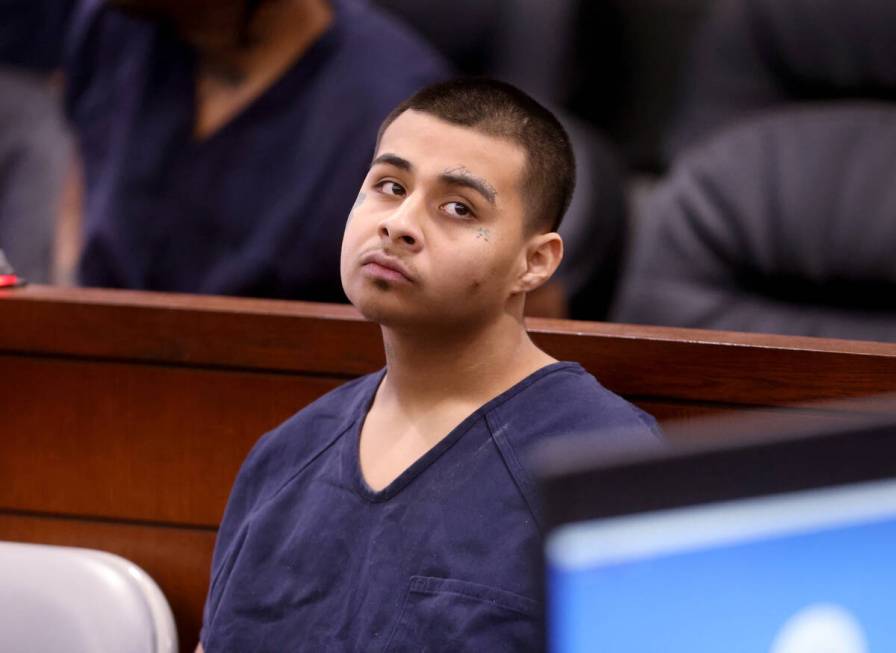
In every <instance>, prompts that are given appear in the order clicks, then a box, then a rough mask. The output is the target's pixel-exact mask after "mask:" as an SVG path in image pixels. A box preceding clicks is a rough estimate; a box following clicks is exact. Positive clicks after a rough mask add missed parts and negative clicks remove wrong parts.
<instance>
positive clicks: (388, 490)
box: [344, 361, 581, 503]
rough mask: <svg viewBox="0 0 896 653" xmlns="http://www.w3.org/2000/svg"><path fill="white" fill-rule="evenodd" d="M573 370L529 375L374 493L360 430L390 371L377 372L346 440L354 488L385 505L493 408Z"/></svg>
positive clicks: (563, 365) (552, 367)
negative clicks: (545, 379)
mask: <svg viewBox="0 0 896 653" xmlns="http://www.w3.org/2000/svg"><path fill="white" fill-rule="evenodd" d="M570 368H572V369H576V368H578V369H581V366H580V365H579V364H578V363H574V362H570V361H558V362H556V363H551V364H549V365H545V366H544V367H541V368H539V369H537V370H536V371H534V372H533V373H532V374H530V375H529V376H527V377H525V378H524V379H522V380H521V381H519V382H517V383H515V384H514V385H512V386H511V387H510V388H508V389H507V390H505V391H504V392H502V393H500V394H499V395H497V396H496V397H493V398H492V399H490V400H489V401H487V402H486V403H484V404H483V405H482V406H480V407H479V408H477V409H476V410H474V411H473V412H472V413H470V414H469V415H468V416H467V417H466V418H464V419H463V421H461V422H460V424H458V425H457V426H455V427H454V428H453V429H452V430H451V431H450V432H449V433H448V434H447V435H446V436H445V437H443V438H442V439H441V440H439V441H438V442H437V443H436V444H435V445H434V446H433V447H432V448H431V449H430V450H429V451H427V452H426V453H424V454H423V455H422V456H420V457H419V458H418V459H417V460H415V461H414V462H413V463H412V464H411V465H410V466H409V467H408V468H407V469H405V470H404V471H403V472H402V473H401V474H399V475H398V476H397V477H396V478H395V479H394V480H393V481H392V482H391V483H389V484H388V485H386V487H384V488H383V489H382V490H374V489H373V488H371V487H370V486H369V485H368V484H367V481H366V480H365V479H364V474H363V472H362V471H361V456H360V453H361V430H362V428H363V426H364V422H365V420H366V419H367V414H368V413H369V412H370V408H371V406H372V405H373V400H374V398H375V397H376V393H377V391H378V390H379V387H380V384H381V383H382V382H383V378H385V376H386V371H387V370H386V368H383V369H382V370H380V371H379V372H378V373H377V374H378V376H379V378H377V379H375V381H374V382H373V383H371V384H370V390H369V393H370V394H369V395H368V396H367V397H366V398H365V400H364V402H363V406H364V410H363V412H361V413H360V414H359V415H358V416H357V417H356V418H355V421H354V423H352V425H351V426H350V428H349V431H348V433H346V435H347V436H348V437H347V440H346V445H347V446H346V449H347V450H348V452H347V455H346V456H344V459H345V462H346V465H347V466H348V474H349V477H350V479H351V483H352V486H353V489H354V490H355V492H357V493H358V494H359V495H360V496H361V497H363V498H364V499H366V500H368V501H370V502H371V503H382V502H385V501H388V500H389V499H391V498H392V497H394V496H395V495H396V494H398V493H399V492H401V491H402V490H403V489H404V488H405V487H407V486H408V485H409V484H410V483H411V482H412V481H413V480H414V479H415V478H417V477H418V476H420V475H421V474H422V473H423V472H424V471H425V470H426V469H427V468H429V467H430V466H431V465H432V464H433V463H435V462H436V460H438V459H439V458H440V457H441V456H442V455H443V454H444V453H445V452H446V451H448V450H449V449H450V448H451V447H453V446H454V445H455V444H457V442H458V441H460V440H461V439H462V438H463V436H464V435H466V433H467V432H469V431H470V429H472V428H473V427H474V426H475V425H476V424H477V423H478V422H479V421H480V420H481V419H482V418H483V417H484V416H485V415H486V414H487V413H488V412H489V411H491V410H492V409H493V408H495V407H496V406H498V405H500V404H503V403H504V402H506V401H507V400H509V399H511V398H512V397H513V396H515V395H516V394H518V393H520V392H522V391H523V390H525V389H526V388H527V387H529V386H530V385H532V384H533V383H535V382H536V381H538V380H539V379H541V378H542V377H544V376H547V375H548V374H551V373H553V372H556V371H558V370H562V369H570Z"/></svg>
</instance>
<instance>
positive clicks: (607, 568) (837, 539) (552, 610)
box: [540, 411, 896, 653]
mask: <svg viewBox="0 0 896 653" xmlns="http://www.w3.org/2000/svg"><path fill="white" fill-rule="evenodd" d="M798 417H799V415H796V418H798ZM763 419H764V418H763ZM800 422H801V420H799V419H797V421H796V422H795V423H789V422H788V423H785V422H777V421H776V422H774V423H766V422H765V421H761V422H757V421H755V420H746V421H744V420H741V421H734V422H731V423H728V422H718V423H716V422H708V423H707V424H708V427H709V428H710V429H715V430H710V432H713V433H716V434H717V436H718V437H717V438H716V440H715V441H713V442H708V443H706V442H704V443H701V444H698V445H696V446H684V447H682V446H677V445H676V446H671V447H667V448H665V449H662V450H654V451H649V452H645V451H641V452H628V453H625V452H622V453H621V454H620V455H615V454H614V453H612V452H610V453H609V454H608V452H606V451H601V450H600V449H599V448H598V447H594V446H592V445H587V444H584V441H583V440H582V439H579V440H578V441H577V442H575V443H572V442H570V443H567V444H563V443H562V442H558V443H557V444H556V446H553V447H552V448H550V449H549V450H547V451H545V452H544V453H545V454H550V455H545V456H544V457H543V459H542V463H543V465H542V468H541V470H540V481H541V489H542V495H543V501H544V508H545V520H546V522H545V523H546V527H545V555H544V561H545V581H546V585H545V588H546V622H547V643H548V645H549V649H550V651H552V652H553V653H579V652H585V651H588V652H591V651H598V652H604V651H607V652H612V653H627V652H631V653H679V652H681V653H718V652H720V651H724V652H725V653H878V652H884V651H896V559H894V557H896V411H887V412H886V413H885V414H876V415H869V416H867V417H866V416H855V417H850V418H849V419H846V418H840V419H838V420H830V424H828V425H826V426H824V428H820V427H819V425H818V424H812V425H807V424H805V423H802V424H801V423H800ZM757 425H758V426H759V428H757ZM686 428H690V429H693V426H687V427H686ZM668 432H669V431H668V430H667V433H668ZM745 433H746V434H747V436H746V437H742V436H743V435H744V434H745ZM756 434H759V435H758V436H757V435H756ZM734 435H736V436H737V437H733V436H734Z"/></svg>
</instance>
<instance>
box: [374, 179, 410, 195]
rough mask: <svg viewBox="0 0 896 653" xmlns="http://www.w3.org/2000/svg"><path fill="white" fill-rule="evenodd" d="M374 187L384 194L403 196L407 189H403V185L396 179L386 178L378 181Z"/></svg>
mask: <svg viewBox="0 0 896 653" xmlns="http://www.w3.org/2000/svg"><path fill="white" fill-rule="evenodd" d="M375 188H376V189H377V190H378V191H380V192H381V193H383V194H384V195H392V196H394V197H404V196H405V195H407V191H406V190H405V189H404V186H402V185H401V184H399V183H398V182H397V181H391V180H388V179H387V180H385V181H381V182H380V183H378V184H377V185H376V186H375Z"/></svg>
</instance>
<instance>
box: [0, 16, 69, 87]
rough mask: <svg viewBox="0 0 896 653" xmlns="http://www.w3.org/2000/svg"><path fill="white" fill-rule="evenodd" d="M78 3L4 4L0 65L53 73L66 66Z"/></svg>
mask: <svg viewBox="0 0 896 653" xmlns="http://www.w3.org/2000/svg"><path fill="white" fill-rule="evenodd" d="M75 4H76V0H0V64H4V65H7V66H20V67H23V68H28V69H31V70H35V71H44V72H48V71H52V70H55V69H56V68H59V66H60V65H61V63H62V53H63V47H64V43H65V36H66V32H67V29H68V22H69V17H70V16H71V13H72V10H73V8H74V6H75Z"/></svg>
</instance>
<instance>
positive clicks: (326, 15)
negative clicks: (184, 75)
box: [184, 0, 333, 85]
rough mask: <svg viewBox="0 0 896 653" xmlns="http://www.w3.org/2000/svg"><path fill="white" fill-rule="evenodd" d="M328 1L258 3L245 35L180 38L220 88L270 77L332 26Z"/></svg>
mask: <svg viewBox="0 0 896 653" xmlns="http://www.w3.org/2000/svg"><path fill="white" fill-rule="evenodd" d="M332 18H333V15H332V9H331V7H330V4H329V2H327V0H274V1H272V2H265V3H262V4H261V5H260V6H259V7H258V9H257V10H256V11H255V13H254V15H253V16H252V17H251V21H250V23H249V25H248V26H247V28H246V30H245V34H244V35H243V36H244V37H245V38H238V37H237V33H238V30H234V32H233V34H234V36H233V38H231V39H215V38H204V36H203V34H201V33H196V34H195V35H192V36H191V34H189V33H187V34H185V35H184V37H185V38H186V39H187V40H188V41H189V42H191V43H192V44H193V45H194V47H196V49H197V51H198V53H199V59H200V63H201V70H202V74H203V75H206V76H211V77H214V78H217V79H218V80H219V81H220V82H221V83H223V84H231V85H234V84H240V83H242V82H244V81H246V80H251V79H253V78H256V77H274V76H277V74H278V73H280V72H282V71H283V70H285V69H286V68H288V67H289V66H290V65H291V64H292V63H293V62H294V61H295V60H296V59H298V57H299V56H300V55H301V54H302V53H303V52H304V51H305V50H307V49H308V47H309V46H310V45H311V44H312V43H313V42H314V41H316V40H317V38H318V37H319V36H320V35H321V34H322V33H323V32H324V31H325V30H326V29H327V27H328V26H329V25H330V23H331V22H332Z"/></svg>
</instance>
